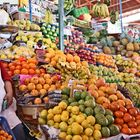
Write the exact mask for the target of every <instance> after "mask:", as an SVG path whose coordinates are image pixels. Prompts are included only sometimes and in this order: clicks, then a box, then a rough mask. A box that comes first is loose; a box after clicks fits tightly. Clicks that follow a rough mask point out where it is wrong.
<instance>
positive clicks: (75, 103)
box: [70, 102, 79, 106]
mask: <svg viewBox="0 0 140 140" xmlns="http://www.w3.org/2000/svg"><path fill="white" fill-rule="evenodd" d="M78 105H79V104H78V102H73V103H71V104H70V106H78Z"/></svg>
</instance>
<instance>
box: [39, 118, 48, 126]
mask: <svg viewBox="0 0 140 140" xmlns="http://www.w3.org/2000/svg"><path fill="white" fill-rule="evenodd" d="M38 123H39V124H41V125H44V124H46V120H44V119H42V118H38Z"/></svg>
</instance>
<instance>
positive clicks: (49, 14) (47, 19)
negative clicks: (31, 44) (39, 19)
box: [43, 8, 53, 24]
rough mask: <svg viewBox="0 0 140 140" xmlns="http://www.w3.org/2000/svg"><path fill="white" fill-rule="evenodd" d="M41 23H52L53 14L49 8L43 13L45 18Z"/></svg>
mask: <svg viewBox="0 0 140 140" xmlns="http://www.w3.org/2000/svg"><path fill="white" fill-rule="evenodd" d="M43 21H44V22H45V23H50V24H52V23H53V14H52V12H51V10H50V9H49V8H47V10H46V12H45V17H44V19H43Z"/></svg>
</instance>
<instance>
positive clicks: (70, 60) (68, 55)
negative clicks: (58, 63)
mask: <svg viewBox="0 0 140 140" xmlns="http://www.w3.org/2000/svg"><path fill="white" fill-rule="evenodd" d="M66 60H67V62H73V56H72V55H71V54H67V55H66Z"/></svg>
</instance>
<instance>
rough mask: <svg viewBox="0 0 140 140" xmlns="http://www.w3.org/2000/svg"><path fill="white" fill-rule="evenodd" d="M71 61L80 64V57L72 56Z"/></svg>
mask: <svg viewBox="0 0 140 140" xmlns="http://www.w3.org/2000/svg"><path fill="white" fill-rule="evenodd" d="M73 61H74V62H76V63H79V62H80V57H79V56H77V55H76V56H74V57H73Z"/></svg>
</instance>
